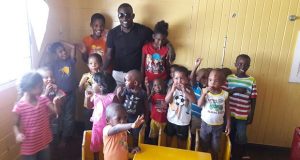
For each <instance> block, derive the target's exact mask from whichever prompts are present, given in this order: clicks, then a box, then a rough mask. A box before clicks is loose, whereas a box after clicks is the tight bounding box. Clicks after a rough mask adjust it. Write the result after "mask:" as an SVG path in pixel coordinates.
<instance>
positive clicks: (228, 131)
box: [225, 124, 231, 136]
mask: <svg viewBox="0 0 300 160" xmlns="http://www.w3.org/2000/svg"><path fill="white" fill-rule="evenodd" d="M230 130H231V128H230V124H227V125H226V128H225V133H226V135H227V136H228V135H229V134H230Z"/></svg>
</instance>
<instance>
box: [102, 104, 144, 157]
mask: <svg viewBox="0 0 300 160" xmlns="http://www.w3.org/2000/svg"><path fill="white" fill-rule="evenodd" d="M106 121H107V125H106V126H105V127H104V129H103V154H104V160H128V146H127V132H126V131H127V130H129V129H136V128H139V126H140V125H142V124H143V123H144V116H138V117H137V118H136V119H135V120H134V121H133V123H127V113H126V110H125V108H123V107H122V106H121V104H117V103H112V104H110V105H109V106H108V107H107V109H106ZM130 150H131V151H130V152H131V153H137V152H139V151H140V148H139V147H135V148H132V149H130Z"/></svg>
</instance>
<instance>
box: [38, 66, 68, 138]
mask: <svg viewBox="0 0 300 160" xmlns="http://www.w3.org/2000/svg"><path fill="white" fill-rule="evenodd" d="M38 73H39V74H40V75H41V76H42V77H43V82H44V90H43V93H42V95H43V96H46V97H48V98H49V99H50V100H51V101H52V102H53V103H54V101H57V100H56V99H58V100H59V101H58V102H59V103H58V102H56V106H57V107H58V108H60V106H61V105H62V103H63V99H64V97H65V95H66V94H65V93H64V92H63V91H62V90H61V89H59V88H58V87H57V85H56V84H55V80H54V77H53V73H52V71H51V69H50V68H49V67H42V68H40V69H39V70H38ZM46 91H49V92H46ZM59 112H60V111H59ZM50 120H51V128H52V134H53V136H54V142H56V141H57V140H58V132H59V131H58V130H59V129H62V128H58V123H59V122H58V116H56V117H53V118H52V119H50Z"/></svg>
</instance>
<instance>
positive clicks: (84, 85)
mask: <svg viewBox="0 0 300 160" xmlns="http://www.w3.org/2000/svg"><path fill="white" fill-rule="evenodd" d="M101 66H102V58H101V56H100V55H99V54H97V53H92V54H91V55H90V56H89V58H88V67H89V70H90V72H88V73H84V74H83V75H82V77H81V80H80V82H79V85H78V89H79V91H83V90H84V91H91V90H92V84H93V82H94V81H93V75H94V74H95V73H98V72H100V71H101V70H102V68H101ZM83 107H84V110H83V113H84V123H85V124H84V127H85V130H90V129H92V124H91V122H90V117H91V116H92V113H93V110H92V109H90V108H87V102H86V98H85V99H84V103H83Z"/></svg>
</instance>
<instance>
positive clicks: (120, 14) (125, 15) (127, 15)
mask: <svg viewBox="0 0 300 160" xmlns="http://www.w3.org/2000/svg"><path fill="white" fill-rule="evenodd" d="M132 15H133V14H132V13H119V14H118V17H119V18H124V17H125V18H131V16H132Z"/></svg>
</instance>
